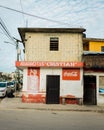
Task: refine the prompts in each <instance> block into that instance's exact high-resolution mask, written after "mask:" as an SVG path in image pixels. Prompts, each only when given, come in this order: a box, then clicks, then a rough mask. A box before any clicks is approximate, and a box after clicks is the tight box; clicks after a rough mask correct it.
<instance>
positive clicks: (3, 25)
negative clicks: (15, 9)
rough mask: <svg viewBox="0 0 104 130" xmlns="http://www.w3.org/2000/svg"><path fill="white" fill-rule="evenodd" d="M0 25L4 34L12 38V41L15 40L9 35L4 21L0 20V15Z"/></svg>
mask: <svg viewBox="0 0 104 130" xmlns="http://www.w3.org/2000/svg"><path fill="white" fill-rule="evenodd" d="M0 25H1V27H2V28H1V29H2V30H3V32H4V33H5V35H6V36H7V37H8V38H9V39H10V40H12V41H13V42H15V41H14V39H13V37H12V36H11V35H10V33H9V31H8V29H7V27H6V25H5V23H4V22H3V20H2V18H1V17H0Z"/></svg>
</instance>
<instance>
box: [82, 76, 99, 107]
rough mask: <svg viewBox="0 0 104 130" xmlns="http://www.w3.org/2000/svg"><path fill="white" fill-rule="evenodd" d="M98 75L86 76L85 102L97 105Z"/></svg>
mask: <svg viewBox="0 0 104 130" xmlns="http://www.w3.org/2000/svg"><path fill="white" fill-rule="evenodd" d="M96 102H97V101H96V76H93V75H87V76H84V104H85V105H96Z"/></svg>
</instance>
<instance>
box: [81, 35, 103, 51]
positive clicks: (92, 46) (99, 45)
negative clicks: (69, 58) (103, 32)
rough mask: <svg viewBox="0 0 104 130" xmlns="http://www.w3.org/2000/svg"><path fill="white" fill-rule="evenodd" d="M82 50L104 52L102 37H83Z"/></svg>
mask: <svg viewBox="0 0 104 130" xmlns="http://www.w3.org/2000/svg"><path fill="white" fill-rule="evenodd" d="M83 50H84V51H91V52H104V39H98V38H84V39H83Z"/></svg>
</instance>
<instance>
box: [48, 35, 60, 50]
mask: <svg viewBox="0 0 104 130" xmlns="http://www.w3.org/2000/svg"><path fill="white" fill-rule="evenodd" d="M58 50H59V38H58V37H51V38H50V51H58Z"/></svg>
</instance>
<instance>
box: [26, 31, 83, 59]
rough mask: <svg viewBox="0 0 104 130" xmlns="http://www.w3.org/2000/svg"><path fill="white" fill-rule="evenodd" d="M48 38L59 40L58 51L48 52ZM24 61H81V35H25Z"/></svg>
mask: <svg viewBox="0 0 104 130" xmlns="http://www.w3.org/2000/svg"><path fill="white" fill-rule="evenodd" d="M50 37H58V38H59V51H50ZM26 39H27V41H26V42H25V51H26V53H25V60H26V61H81V54H82V34H77V33H69V34H68V33H63V34H62V33H36V34H35V33H26Z"/></svg>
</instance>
